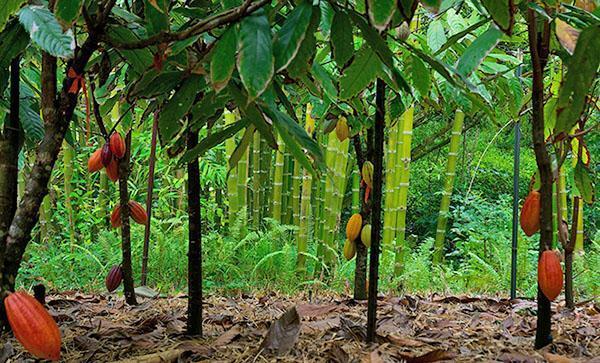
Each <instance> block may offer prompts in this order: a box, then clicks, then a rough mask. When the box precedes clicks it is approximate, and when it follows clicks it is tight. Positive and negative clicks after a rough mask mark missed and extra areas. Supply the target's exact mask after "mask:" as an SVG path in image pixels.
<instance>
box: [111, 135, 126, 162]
mask: <svg viewBox="0 0 600 363" xmlns="http://www.w3.org/2000/svg"><path fill="white" fill-rule="evenodd" d="M108 144H109V145H110V151H111V152H112V154H113V156H114V157H115V158H117V159H121V158H122V157H123V156H125V150H126V147H125V141H124V140H123V138H122V137H121V135H120V134H119V133H118V132H113V134H112V135H110V139H109V141H108Z"/></svg>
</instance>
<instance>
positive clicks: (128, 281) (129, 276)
mask: <svg viewBox="0 0 600 363" xmlns="http://www.w3.org/2000/svg"><path fill="white" fill-rule="evenodd" d="M125 145H126V150H127V151H126V152H125V156H123V158H122V159H121V160H120V161H119V201H120V203H121V223H122V225H121V249H122V253H123V261H122V266H123V290H124V292H125V301H126V302H127V304H129V305H136V304H137V301H136V298H135V289H134V287H133V286H134V285H133V268H132V263H131V225H130V223H129V215H130V211H129V189H128V185H127V184H128V180H129V172H130V161H129V158H130V157H131V131H129V132H128V133H127V136H126V137H125Z"/></svg>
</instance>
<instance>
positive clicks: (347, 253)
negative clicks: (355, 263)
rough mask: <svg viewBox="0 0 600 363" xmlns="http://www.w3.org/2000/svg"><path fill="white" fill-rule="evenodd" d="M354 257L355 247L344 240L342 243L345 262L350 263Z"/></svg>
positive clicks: (352, 243)
mask: <svg viewBox="0 0 600 363" xmlns="http://www.w3.org/2000/svg"><path fill="white" fill-rule="evenodd" d="M354 255H356V246H355V245H354V242H351V241H348V240H346V242H344V257H345V258H346V260H348V261H350V260H351V259H352V258H354Z"/></svg>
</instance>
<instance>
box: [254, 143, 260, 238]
mask: <svg viewBox="0 0 600 363" xmlns="http://www.w3.org/2000/svg"><path fill="white" fill-rule="evenodd" d="M260 146H261V142H260V133H259V132H258V131H255V132H254V143H253V145H252V225H253V226H254V228H255V229H258V227H259V224H260V173H261V171H260Z"/></svg>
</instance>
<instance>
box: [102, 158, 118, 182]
mask: <svg viewBox="0 0 600 363" xmlns="http://www.w3.org/2000/svg"><path fill="white" fill-rule="evenodd" d="M105 170H106V175H108V178H109V179H110V180H112V181H113V182H116V181H117V180H119V163H118V162H117V160H116V159H113V160H112V161H111V162H110V164H108V166H107V167H106V169H105Z"/></svg>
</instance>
